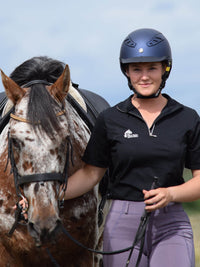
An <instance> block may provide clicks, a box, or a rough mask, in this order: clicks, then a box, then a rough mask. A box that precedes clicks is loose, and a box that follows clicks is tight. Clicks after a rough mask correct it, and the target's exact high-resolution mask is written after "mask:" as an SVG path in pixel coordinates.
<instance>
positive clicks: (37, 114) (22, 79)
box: [10, 57, 65, 137]
mask: <svg viewBox="0 0 200 267" xmlns="http://www.w3.org/2000/svg"><path fill="white" fill-rule="evenodd" d="M64 67H65V64H64V63H63V62H60V61H58V60H54V59H51V58H48V57H33V58H31V59H29V60H27V61H25V62H24V63H22V64H21V65H19V66H18V67H17V68H16V69H15V70H14V71H13V72H12V73H11V75H10V78H11V79H13V80H14V81H15V82H16V83H17V84H18V85H19V86H23V85H25V84H26V83H28V82H30V81H33V80H44V81H47V82H49V83H54V82H55V81H56V80H57V79H58V77H59V76H60V75H61V74H62V72H63V70H64ZM55 105H58V104H57V103H56V101H54V99H53V98H52V97H51V96H50V94H49V92H48V91H47V90H46V88H45V85H44V84H33V85H32V86H31V89H30V92H29V102H28V111H27V119H28V120H29V121H30V123H31V124H32V125H33V129H34V130H36V128H39V129H40V130H43V131H45V132H46V134H47V135H48V136H50V137H53V133H54V131H56V132H58V131H59V130H60V127H59V122H58V119H57V117H56V114H55V112H54V111H55V108H53V107H55ZM38 122H39V123H38Z"/></svg>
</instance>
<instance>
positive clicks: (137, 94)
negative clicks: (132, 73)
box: [128, 82, 163, 99]
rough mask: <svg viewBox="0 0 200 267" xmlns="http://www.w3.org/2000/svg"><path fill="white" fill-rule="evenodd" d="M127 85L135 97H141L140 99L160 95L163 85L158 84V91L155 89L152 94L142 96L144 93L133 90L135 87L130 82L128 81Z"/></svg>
mask: <svg viewBox="0 0 200 267" xmlns="http://www.w3.org/2000/svg"><path fill="white" fill-rule="evenodd" d="M161 84H162V83H161ZM128 85H129V88H130V89H131V90H133V92H134V93H135V95H136V98H142V99H150V98H157V97H158V96H159V95H160V93H161V90H162V88H163V87H161V86H160V87H159V89H158V91H157V92H156V93H154V94H152V95H148V96H144V95H142V94H140V93H138V92H137V91H136V90H135V88H134V87H133V86H132V84H131V83H130V82H128Z"/></svg>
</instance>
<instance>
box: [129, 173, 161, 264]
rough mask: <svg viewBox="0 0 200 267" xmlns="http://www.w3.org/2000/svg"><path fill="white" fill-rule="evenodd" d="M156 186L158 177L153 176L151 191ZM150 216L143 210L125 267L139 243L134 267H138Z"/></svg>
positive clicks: (149, 213)
mask: <svg viewBox="0 0 200 267" xmlns="http://www.w3.org/2000/svg"><path fill="white" fill-rule="evenodd" d="M157 185H158V177H156V176H155V177H154V181H153V183H152V186H151V189H155V188H156V187H157ZM150 215H151V212H147V211H146V210H144V212H143V215H142V217H141V219H140V225H139V227H138V230H137V232H136V235H135V239H134V241H133V245H132V248H131V251H130V253H129V256H128V259H127V262H126V267H128V265H129V263H130V259H131V256H132V253H133V250H134V247H135V246H136V245H137V244H138V243H139V242H140V250H139V255H138V258H137V262H136V265H135V267H138V266H139V264H140V261H141V257H142V252H143V248H144V240H145V233H146V229H147V225H148V222H149V218H150Z"/></svg>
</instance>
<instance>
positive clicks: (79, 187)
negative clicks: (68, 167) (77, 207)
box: [64, 164, 107, 200]
mask: <svg viewBox="0 0 200 267" xmlns="http://www.w3.org/2000/svg"><path fill="white" fill-rule="evenodd" d="M106 170H107V169H106V168H99V167H96V166H92V165H89V164H85V165H84V167H83V168H81V169H79V170H78V171H76V172H75V173H74V174H73V175H72V176H70V177H69V179H68V183H67V190H66V192H65V196H64V199H65V200H67V199H72V198H75V197H79V196H81V195H83V194H84V193H86V192H88V191H90V190H91V189H92V188H93V187H94V186H95V185H96V184H97V183H98V182H100V180H101V179H102V177H103V176H104V174H105V172H106Z"/></svg>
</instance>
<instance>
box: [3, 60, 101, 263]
mask: <svg viewBox="0 0 200 267" xmlns="http://www.w3.org/2000/svg"><path fill="white" fill-rule="evenodd" d="M55 73H56V74H55ZM1 75H2V82H3V85H4V88H5V92H6V95H7V97H8V99H9V101H10V103H12V104H13V105H14V107H13V111H12V113H11V114H10V119H9V122H8V124H7V125H6V126H5V127H4V129H3V130H2V133H1V135H0V267H4V266H12V267H26V266H29V267H31V266H33V267H34V266H47V267H48V266H49V267H51V266H61V267H64V266H67V267H76V266H77V267H86V266H87V267H93V266H100V261H101V259H100V257H95V256H94V254H93V253H91V252H90V251H88V250H86V249H84V248H83V247H80V246H78V245H77V244H75V243H74V242H73V241H72V240H70V239H69V238H68V237H67V236H66V235H64V234H63V231H62V227H64V228H65V229H66V230H67V231H68V232H69V233H70V234H71V235H72V236H73V238H75V239H76V240H78V241H79V242H81V243H82V244H83V245H84V246H86V247H90V248H92V249H100V248H101V247H102V231H103V226H101V228H99V227H98V204H99V201H100V195H99V188H98V185H97V186H96V187H95V188H93V189H92V190H91V191H90V192H88V193H86V194H84V195H83V196H80V197H78V198H75V199H71V200H67V201H64V207H62V209H61V208H60V207H59V203H61V202H62V201H59V200H60V188H61V192H62V193H63V191H65V190H66V186H67V177H68V176H70V175H71V174H73V173H74V172H75V171H76V170H78V169H79V168H81V167H82V166H83V162H82V160H81V157H82V155H83V153H84V150H85V147H86V145H87V142H88V140H89V137H90V133H91V131H90V129H89V127H88V126H87V124H86V123H85V121H84V120H83V119H82V118H81V116H80V115H79V113H78V112H77V111H76V109H75V108H74V107H73V105H72V104H71V102H70V101H69V99H68V96H69V91H70V88H71V79H70V70H69V66H68V65H65V64H64V63H61V62H59V61H56V60H52V59H49V58H47V57H35V58H32V59H30V60H27V61H25V62H24V63H23V64H21V65H20V66H18V67H17V68H16V69H15V70H14V71H13V73H12V74H11V75H10V77H8V76H6V75H5V74H4V72H3V71H1ZM52 77H53V78H52ZM21 197H22V198H24V197H25V198H26V199H27V201H28V211H27V216H28V219H27V220H26V222H21V223H17V226H16V228H14V229H13V231H12V234H8V233H10V230H11V229H12V227H13V225H15V222H16V211H15V210H14V209H13V206H14V205H15V203H16V202H17V203H18V202H19V199H21ZM20 216H21V213H20ZM104 221H105V220H104Z"/></svg>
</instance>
